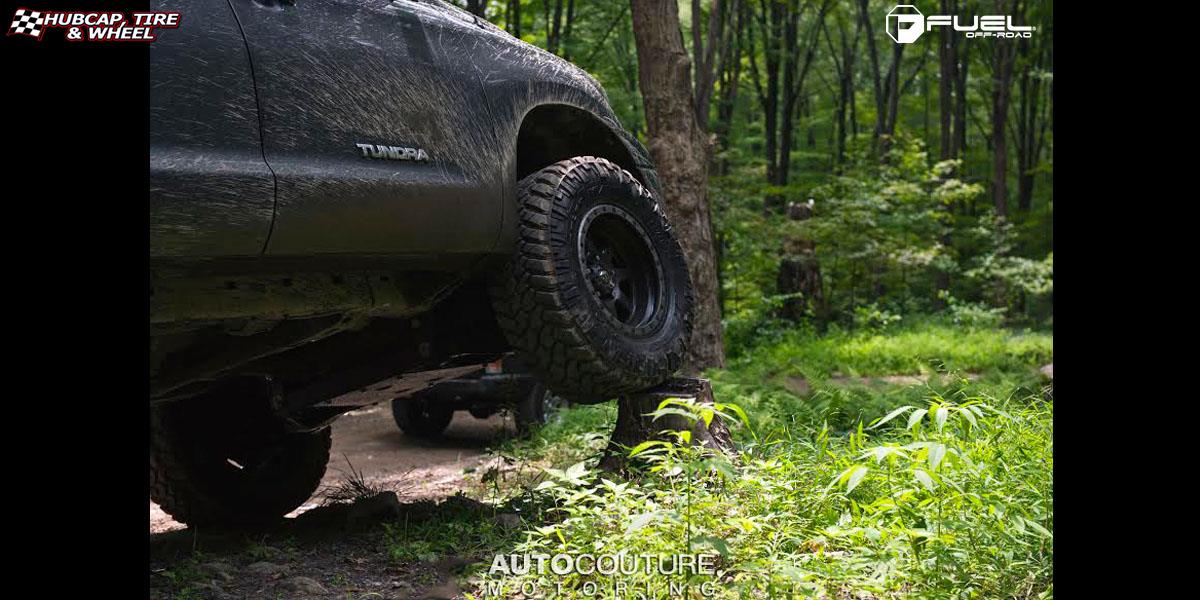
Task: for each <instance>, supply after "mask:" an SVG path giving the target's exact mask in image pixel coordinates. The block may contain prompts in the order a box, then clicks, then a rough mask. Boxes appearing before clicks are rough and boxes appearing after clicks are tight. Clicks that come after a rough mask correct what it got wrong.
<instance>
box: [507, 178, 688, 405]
mask: <svg viewBox="0 0 1200 600" xmlns="http://www.w3.org/2000/svg"><path fill="white" fill-rule="evenodd" d="M518 199H519V201H520V203H521V207H520V222H519V225H518V227H519V239H518V241H517V247H516V249H515V252H514V253H513V255H512V257H511V258H510V259H509V260H508V261H506V262H505V264H504V265H503V266H502V267H501V268H499V269H497V270H496V271H494V272H493V273H492V277H491V281H490V285H489V290H490V293H491V296H492V304H493V307H494V308H495V312H496V317H497V322H498V323H499V325H500V328H501V330H502V331H503V332H504V333H505V336H506V337H507V339H508V341H509V343H510V344H512V345H513V346H514V347H516V349H517V350H519V351H521V352H522V353H524V354H526V355H527V356H529V357H530V359H531V360H532V363H533V368H534V371H535V373H536V374H537V375H538V376H539V378H540V379H541V380H542V381H544V382H545V384H546V385H547V386H549V387H550V388H551V389H553V390H554V391H555V393H557V394H559V395H561V396H562V397H563V398H565V399H567V400H569V401H572V402H577V403H581V404H593V403H597V402H603V401H605V400H609V399H612V398H615V397H617V396H619V395H621V394H625V393H630V392H634V391H637V390H640V389H644V388H647V387H650V386H652V385H655V384H657V383H659V382H661V381H663V380H664V379H666V378H668V377H670V376H671V374H673V373H674V372H675V371H676V370H677V369H679V367H680V366H681V365H682V363H683V358H684V355H685V352H686V346H687V343H688V340H689V338H690V337H691V332H692V302H693V299H692V285H691V279H690V278H689V276H688V271H687V264H686V263H685V262H684V257H683V252H682V250H681V249H680V247H679V243H678V241H676V239H675V237H674V234H673V232H672V230H671V226H670V224H669V223H668V221H667V219H666V216H665V215H664V214H663V212H662V208H661V207H660V206H659V205H658V203H657V202H656V201H655V199H654V197H653V196H652V195H651V194H650V192H649V191H647V190H646V189H645V188H644V187H642V185H641V184H640V183H639V182H638V181H637V180H636V179H635V178H634V177H633V176H632V175H630V174H629V172H628V171H625V170H624V169H621V168H620V167H618V166H617V165H615V164H613V163H611V162H609V161H608V160H605V159H603V158H596V157H592V156H582V157H576V158H571V159H567V160H563V161H560V162H558V163H555V164H553V165H550V166H548V167H545V168H543V169H541V170H540V171H537V172H535V173H533V174H531V175H529V176H527V177H525V178H524V179H522V180H521V181H520V183H519V184H518ZM602 205H603V206H602ZM614 206H615V207H616V208H617V209H618V210H616V211H612V212H615V213H617V214H616V215H615V216H616V217H619V218H620V219H624V221H632V222H634V223H636V226H634V227H632V228H631V231H634V232H635V235H634V237H633V238H631V239H635V242H636V239H640V240H642V242H644V245H645V246H646V247H647V248H648V249H649V250H650V252H651V254H653V256H652V258H653V262H654V268H655V269H657V270H656V271H655V275H656V276H658V277H660V278H661V286H659V287H657V288H656V289H658V290H661V291H660V292H659V293H660V297H659V298H658V299H657V300H656V301H655V305H654V307H653V312H652V313H651V312H650V310H649V309H647V311H646V318H645V319H644V320H643V321H638V324H637V326H636V327H635V326H633V325H628V324H624V323H620V322H619V320H620V319H619V318H616V319H614V318H612V316H613V315H614V314H615V313H613V312H612V310H611V309H610V310H608V312H607V313H606V312H605V311H606V308H605V304H603V303H602V302H605V300H602V299H598V297H597V295H598V293H597V292H596V289H597V288H596V285H598V284H594V283H593V282H594V281H595V279H594V278H590V277H593V276H594V271H588V270H587V267H585V265H584V263H585V262H587V258H586V257H585V256H584V254H585V250H584V249H583V246H584V241H581V240H580V237H581V235H585V236H586V235H587V234H586V233H584V226H585V225H586V224H587V223H589V221H587V219H588V218H593V219H595V217H593V216H592V215H595V214H596V213H597V210H610V211H611V210H612V208H611V207H614ZM598 207H599V208H598ZM624 221H623V222H624ZM593 222H594V221H593ZM638 229H640V231H638ZM635 245H636V244H635ZM635 252H636V250H635ZM589 273H592V274H593V275H589Z"/></svg>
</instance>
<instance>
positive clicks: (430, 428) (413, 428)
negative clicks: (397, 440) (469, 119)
mask: <svg viewBox="0 0 1200 600" xmlns="http://www.w3.org/2000/svg"><path fill="white" fill-rule="evenodd" d="M436 400H437V399H436V398H435V397H434V396H431V395H429V394H421V393H417V394H413V395H412V396H410V397H408V398H396V399H395V400H392V418H393V419H395V420H396V426H397V427H399V428H400V431H403V432H404V433H407V434H408V435H413V436H416V437H425V438H429V437H437V436H439V435H441V434H442V432H443V431H445V430H446V426H448V425H450V420H451V419H453V418H454V409H452V408H450V407H449V406H447V405H445V404H443V403H441V402H437V401H436Z"/></svg>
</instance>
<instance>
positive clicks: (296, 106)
mask: <svg viewBox="0 0 1200 600" xmlns="http://www.w3.org/2000/svg"><path fill="white" fill-rule="evenodd" d="M153 4H155V9H156V10H171V11H177V12H179V13H180V14H181V25H180V27H179V28H178V29H173V30H166V31H163V32H161V33H160V35H159V39H158V40H157V41H156V42H155V43H154V44H152V45H151V46H150V67H149V74H150V89H149V93H150V115H149V121H150V164H149V182H150V183H149V191H148V196H149V210H150V219H149V228H150V231H149V241H150V281H149V285H150V330H151V337H150V348H151V352H150V362H151V364H150V415H149V417H150V419H151V447H150V495H151V498H153V499H154V500H155V501H156V502H158V503H159V504H160V505H161V506H162V508H163V509H164V510H166V511H167V512H168V513H170V514H171V515H173V516H174V517H176V518H177V519H179V520H180V521H183V522H186V523H189V524H193V525H202V524H203V525H207V524H221V525H229V524H241V523H251V522H259V521H262V520H270V519H274V518H278V517H279V516H281V515H284V514H286V513H287V512H288V511H290V510H292V509H293V508H294V507H296V506H298V505H299V504H301V503H302V502H303V501H304V500H305V499H307V497H308V496H309V495H310V494H311V493H312V492H313V491H314V490H315V488H316V486H317V485H318V484H319V482H320V479H321V477H322V474H323V472H324V469H325V464H326V461H327V458H328V454H329V446H330V432H329V424H330V423H331V422H332V421H333V419H335V418H336V417H337V416H339V415H341V414H342V413H344V412H346V411H349V410H352V409H354V408H356V407H359V406H363V405H366V404H371V403H376V402H382V401H391V400H393V399H395V398H405V397H409V396H411V395H413V394H415V393H417V392H419V391H421V390H423V389H426V388H428V387H430V386H432V385H435V384H436V383H438V382H439V381H444V380H448V379H454V378H458V377H461V376H462V375H464V374H467V373H471V372H473V371H477V370H478V369H479V368H480V366H481V365H483V364H485V363H487V362H490V361H493V360H496V359H497V358H501V357H503V356H505V355H508V354H509V353H512V352H520V353H521V355H522V356H524V357H526V359H527V360H529V361H530V367H531V369H532V371H533V372H534V373H535V374H536V376H537V377H538V379H539V380H540V381H541V382H542V383H544V384H545V385H546V386H547V387H549V388H550V389H552V390H553V391H554V392H555V393H556V394H558V395H560V396H562V397H563V398H565V399H566V400H569V401H572V402H578V403H593V402H601V401H604V400H607V399H611V398H614V397H616V396H617V395H619V394H622V393H627V392H631V391H634V390H637V389H641V388H645V387H649V386H651V385H654V384H656V383H658V382H660V381H662V380H664V379H666V378H667V377H668V376H670V375H671V374H672V373H673V372H674V371H675V370H676V369H678V368H679V366H680V365H681V361H682V359H683V356H684V352H685V344H686V343H687V340H688V338H689V337H690V334H691V318H692V317H691V315H692V288H691V283H690V280H689V278H688V272H687V268H686V265H685V263H684V258H683V256H682V253H681V250H680V247H679V244H678V243H677V242H676V240H675V238H674V234H673V233H672V230H671V227H670V225H669V224H668V222H667V220H666V218H665V217H664V214H663V211H662V208H661V202H662V197H661V191H660V188H659V184H658V181H657V176H656V173H655V169H654V166H653V165H652V164H651V162H650V160H649V158H648V156H647V154H646V151H645V149H644V148H643V147H642V145H641V144H639V143H638V141H637V140H636V139H635V138H634V137H632V136H631V135H630V134H628V133H627V132H626V131H625V130H624V129H623V128H622V127H621V126H620V124H619V123H618V121H617V119H616V116H615V115H614V114H613V111H612V109H611V108H610V107H609V104H608V101H607V98H606V96H605V94H604V91H603V90H602V89H601V87H600V85H599V84H598V83H597V82H596V81H595V80H594V79H592V78H591V77H590V76H588V75H587V74H586V73H585V72H583V71H582V70H580V69H578V68H576V67H574V66H573V65H571V64H569V63H567V62H566V61H563V60H561V59H559V58H558V57H556V56H553V55H551V54H549V53H547V52H544V51H542V50H540V49H538V48H535V47H533V46H531V45H529V44H526V43H524V42H522V41H520V40H517V39H515V38H513V37H512V36H511V35H509V34H507V33H505V32H504V31H502V30H500V29H498V28H496V27H494V26H493V25H491V24H490V23H488V22H486V21H485V20H482V19H479V18H476V17H474V16H472V15H471V14H470V13H467V12H465V11H462V10H460V9H458V8H456V7H453V6H451V5H449V4H447V3H445V2H442V1H440V0H217V1H211V0H203V1H202V0H175V1H169V2H168V1H161V0H160V1H157V2H154V3H153Z"/></svg>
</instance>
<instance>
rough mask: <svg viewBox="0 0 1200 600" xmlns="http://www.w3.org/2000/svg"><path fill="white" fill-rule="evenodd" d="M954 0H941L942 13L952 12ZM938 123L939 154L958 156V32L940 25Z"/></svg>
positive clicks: (944, 157) (945, 156)
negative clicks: (955, 119)
mask: <svg viewBox="0 0 1200 600" xmlns="http://www.w3.org/2000/svg"><path fill="white" fill-rule="evenodd" d="M954 4H955V2H954V1H953V0H942V14H947V15H950V14H954V13H955V6H954ZM938 35H939V38H938V125H939V126H940V128H941V130H940V132H939V133H940V134H941V135H940V136H939V138H940V142H941V146H940V151H941V153H940V156H941V159H942V160H948V159H951V158H955V157H957V156H958V153H957V149H956V148H955V145H956V142H957V141H958V140H957V139H956V138H955V136H954V84H955V82H956V81H957V80H958V57H957V56H955V50H956V49H957V48H956V47H955V45H954V38H955V37H957V35H958V32H956V31H953V30H952V29H951V28H949V27H942V28H941V29H940V30H939V32H938Z"/></svg>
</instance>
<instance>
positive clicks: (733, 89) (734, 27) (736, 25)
mask: <svg viewBox="0 0 1200 600" xmlns="http://www.w3.org/2000/svg"><path fill="white" fill-rule="evenodd" d="M745 12H746V9H745V7H744V5H742V4H741V2H740V0H733V3H732V5H730V8H729V9H728V10H727V11H726V13H727V15H728V19H729V20H730V22H729V23H727V24H726V25H725V34H726V35H725V38H726V40H725V42H724V43H723V44H722V48H721V59H720V62H719V63H718V66H717V79H718V80H719V81H720V83H721V86H720V94H719V95H718V97H717V123H716V127H715V129H714V131H715V133H716V134H717V147H718V148H719V149H720V150H725V149H727V148H728V147H729V132H730V130H731V129H732V127H733V109H734V102H736V100H737V93H738V83H739V82H740V80H741V77H742V40H743V36H744V34H743V27H744V22H745V19H744V16H743V15H744V14H745ZM712 164H713V167H714V169H715V172H716V174H717V175H725V174H726V173H727V172H728V170H729V165H728V161H726V160H725V159H723V158H722V159H719V160H714V161H713V162H712Z"/></svg>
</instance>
